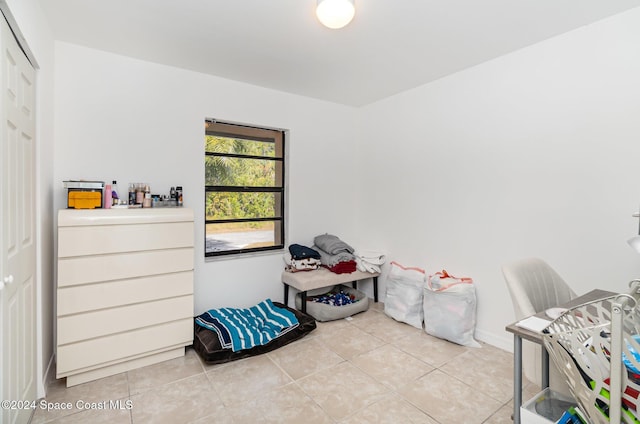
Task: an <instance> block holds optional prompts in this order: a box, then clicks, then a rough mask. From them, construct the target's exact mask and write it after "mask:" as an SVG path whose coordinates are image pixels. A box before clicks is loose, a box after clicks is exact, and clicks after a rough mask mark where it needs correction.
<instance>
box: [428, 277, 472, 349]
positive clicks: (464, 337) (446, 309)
mask: <svg viewBox="0 0 640 424" xmlns="http://www.w3.org/2000/svg"><path fill="white" fill-rule="evenodd" d="M475 328H476V289H475V286H474V285H473V280H472V279H471V278H468V277H463V278H458V277H453V276H451V275H449V274H448V273H447V271H444V270H443V271H442V272H437V273H435V274H434V275H430V276H429V278H428V279H427V284H426V286H425V288H424V331H426V332H427V334H431V335H432V336H435V337H439V338H441V339H445V340H449V341H450V342H453V343H457V344H460V345H463V346H469V347H480V343H478V342H477V341H476V340H475V339H474V338H473V333H474V332H475Z"/></svg>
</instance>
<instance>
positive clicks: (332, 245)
mask: <svg viewBox="0 0 640 424" xmlns="http://www.w3.org/2000/svg"><path fill="white" fill-rule="evenodd" d="M313 244H314V245H315V246H317V247H319V248H320V249H321V250H324V251H325V252H326V253H328V254H329V255H336V254H338V253H341V252H348V253H353V252H354V249H353V247H351V246H349V245H348V244H347V243H345V242H344V241H342V240H340V239H339V238H338V237H336V236H333V235H331V234H322V235H320V236H316V238H314V239H313Z"/></svg>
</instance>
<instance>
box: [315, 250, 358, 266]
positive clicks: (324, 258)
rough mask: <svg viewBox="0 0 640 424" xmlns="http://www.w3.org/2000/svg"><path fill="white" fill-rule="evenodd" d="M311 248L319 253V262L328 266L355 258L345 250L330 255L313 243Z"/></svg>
mask: <svg viewBox="0 0 640 424" xmlns="http://www.w3.org/2000/svg"><path fill="white" fill-rule="evenodd" d="M312 249H314V250H316V251H317V252H318V253H320V263H321V264H322V265H327V266H329V267H332V266H336V265H337V264H338V263H339V262H348V261H353V260H355V258H356V257H355V256H354V255H352V254H351V253H349V252H346V251H344V252H338V253H336V254H335V255H331V254H329V253H327V252H325V251H324V250H322V249H320V248H319V247H318V246H315V245H314V246H313V247H312Z"/></svg>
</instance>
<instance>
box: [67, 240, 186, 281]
mask: <svg viewBox="0 0 640 424" xmlns="http://www.w3.org/2000/svg"><path fill="white" fill-rule="evenodd" d="M192 269H193V248H184V249H171V250H154V251H150V252H149V251H147V252H135V253H120V254H113V255H99V256H79V257H72V258H64V259H60V260H58V287H65V286H74V285H77V284H90V283H98V282H101V281H112V280H123V279H127V278H135V277H144V276H149V275H160V274H166V273H171V272H179V271H189V270H192Z"/></svg>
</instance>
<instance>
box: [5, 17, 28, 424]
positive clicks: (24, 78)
mask: <svg viewBox="0 0 640 424" xmlns="http://www.w3.org/2000/svg"><path fill="white" fill-rule="evenodd" d="M0 26H1V33H0V52H1V54H2V64H1V69H0V80H1V83H0V90H1V95H2V99H1V100H0V101H1V102H2V103H1V108H2V109H1V110H0V142H1V146H0V147H1V149H0V159H1V163H2V173H1V174H0V175H1V176H0V178H1V180H0V183H1V185H0V187H1V192H0V211H1V212H2V231H1V233H0V241H1V245H2V251H1V253H0V278H2V279H1V280H0V286H1V287H2V290H1V291H0V297H1V299H2V303H1V308H2V310H1V311H0V312H1V313H0V319H1V320H2V325H1V327H2V335H0V337H1V341H2V343H1V346H2V349H1V351H0V352H1V353H0V354H1V355H2V361H1V367H0V375H1V376H2V393H1V398H2V399H7V400H16V401H35V397H36V344H35V341H36V292H35V290H36V282H35V278H36V240H35V166H34V164H35V151H34V150H35V139H34V137H35V116H34V113H35V110H34V105H35V86H34V83H35V71H34V69H33V67H32V66H31V64H30V63H29V61H28V60H27V58H26V57H25V55H24V53H23V52H22V50H21V49H20V47H19V46H18V44H17V42H16V41H15V39H14V37H13V34H12V33H11V30H10V29H9V26H8V24H7V23H6V21H5V20H4V17H3V16H2V15H0ZM16 406H20V405H16ZM31 412H32V410H31V409H4V408H3V409H2V419H1V420H0V421H1V422H3V423H7V424H9V423H11V424H14V423H26V422H28V420H29V417H30V415H31Z"/></svg>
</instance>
